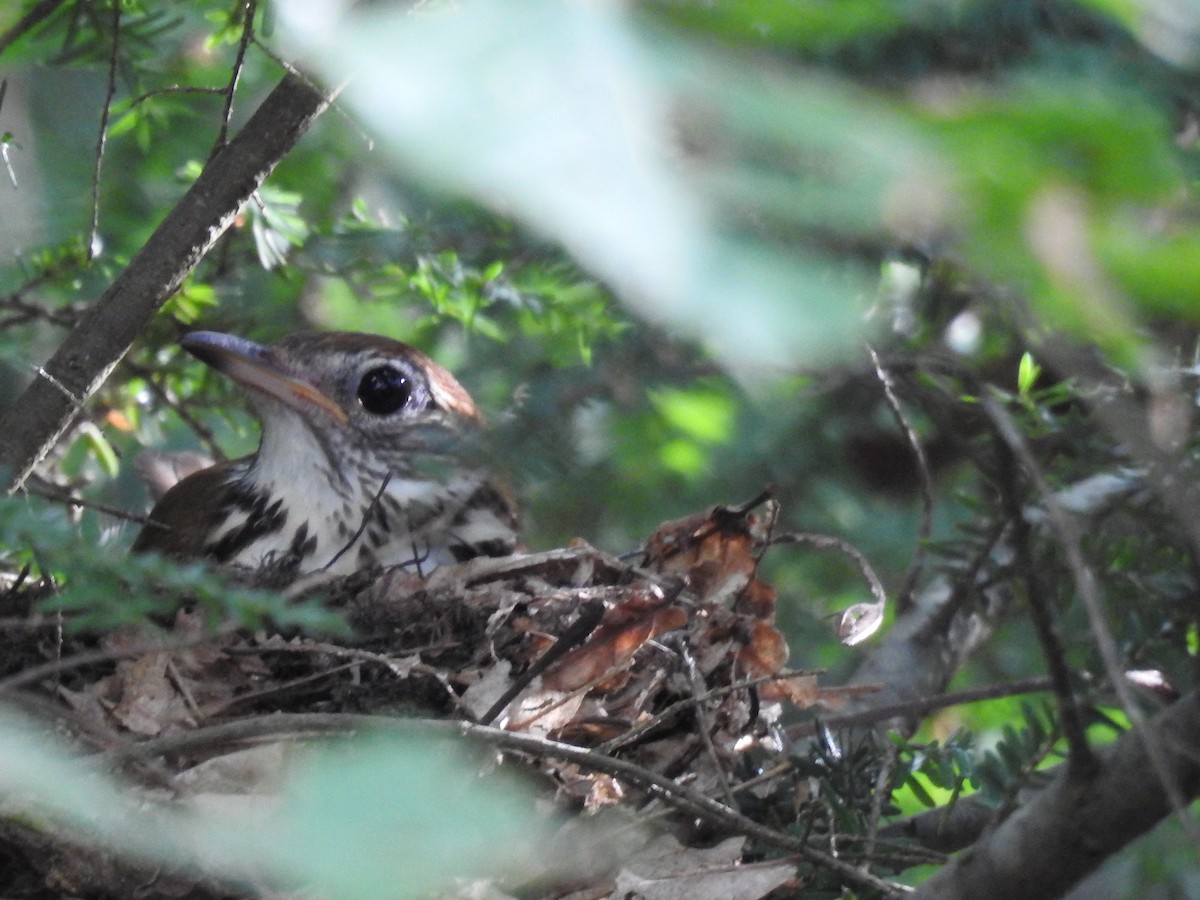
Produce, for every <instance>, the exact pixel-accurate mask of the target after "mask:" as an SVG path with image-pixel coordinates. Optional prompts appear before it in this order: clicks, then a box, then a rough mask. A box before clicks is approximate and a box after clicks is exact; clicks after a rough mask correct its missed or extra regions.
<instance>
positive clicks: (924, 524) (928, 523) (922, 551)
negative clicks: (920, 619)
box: [867, 347, 933, 612]
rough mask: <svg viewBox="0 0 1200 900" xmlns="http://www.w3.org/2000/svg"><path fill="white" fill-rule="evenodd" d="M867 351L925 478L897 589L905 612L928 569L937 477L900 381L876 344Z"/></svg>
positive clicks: (899, 604) (898, 605)
mask: <svg viewBox="0 0 1200 900" xmlns="http://www.w3.org/2000/svg"><path fill="white" fill-rule="evenodd" d="M867 352H868V353H869V354H870V355H871V363H872V364H873V365H874V366H875V376H876V377H877V378H878V379H879V383H880V385H881V386H882V387H883V396H884V398H885V399H886V400H887V404H888V408H889V409H890V410H891V412H892V416H893V418H895V420H896V424H897V425H898V426H899V428H900V431H901V432H902V433H903V434H904V438H905V440H907V441H908V446H909V449H910V450H912V454H913V459H914V461H915V462H916V464H917V474H918V476H919V477H920V481H921V525H920V529H919V531H918V532H917V545H916V549H915V550H914V551H913V557H912V561H911V562H910V563H909V566H908V571H907V572H905V573H904V580H903V581H902V582H901V583H900V589H899V590H898V591H897V592H896V610H897V612H903V611H904V610H906V609H908V608H909V607H910V606H911V605H912V599H913V591H915V590H916V587H917V581H918V580H919V579H920V577H921V572H922V571H923V570H924V568H925V557H926V555H927V554H928V543H929V538H930V535H932V534H933V477H932V476H931V475H930V474H929V458H928V457H927V456H926V455H925V447H924V446H923V445H922V444H921V439H920V438H919V437H918V436H917V430H916V429H915V428H914V427H913V425H912V423H911V422H910V421H909V420H908V416H907V415H905V413H904V407H903V406H902V405H901V404H900V398H899V397H898V396H897V395H896V384H895V380H894V379H893V378H892V374H891V372H889V371H888V370H887V369H886V368H884V366H883V364H882V363H881V362H880V361H879V354H878V353H876V352H875V348H874V347H867Z"/></svg>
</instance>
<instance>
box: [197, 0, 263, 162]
mask: <svg viewBox="0 0 1200 900" xmlns="http://www.w3.org/2000/svg"><path fill="white" fill-rule="evenodd" d="M244 9H245V16H246V18H245V20H244V21H243V22H242V37H241V39H240V40H239V41H238V46H237V55H236V56H234V59H233V70H232V72H230V75H229V84H227V85H226V86H225V89H224V91H223V93H224V94H225V108H224V109H223V110H221V129H220V131H218V132H217V140H216V142H215V143H214V144H213V148H212V153H211V154H209V158H210V159H211V158H212V157H213V156H215V155H216V154H217V153H218V152H219V151H220V150H221V149H222V148H223V147H224V146H225V142H226V140H227V139H228V137H229V123H230V121H231V120H232V119H233V99H234V96H235V95H236V94H237V86H238V81H239V80H240V79H241V77H242V67H243V65H244V64H245V61H246V48H247V47H249V46H250V41H251V39H252V38H253V37H254V14H255V12H256V11H257V10H258V0H246V5H245V7H244Z"/></svg>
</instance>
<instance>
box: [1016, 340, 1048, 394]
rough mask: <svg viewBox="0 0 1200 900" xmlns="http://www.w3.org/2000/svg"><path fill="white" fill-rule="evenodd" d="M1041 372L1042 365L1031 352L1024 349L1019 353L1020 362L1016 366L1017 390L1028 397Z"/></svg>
mask: <svg viewBox="0 0 1200 900" xmlns="http://www.w3.org/2000/svg"><path fill="white" fill-rule="evenodd" d="M1041 374H1042V367H1041V366H1039V365H1038V364H1037V363H1036V362H1035V361H1034V359H1033V354H1032V353H1030V352H1029V351H1028V350H1026V351H1025V352H1024V353H1023V354H1021V362H1020V363H1019V364H1018V366H1017V392H1018V393H1019V394H1020V395H1021V396H1022V397H1028V396H1029V393H1030V392H1031V391H1032V390H1033V387H1034V385H1035V384H1037V380H1038V378H1039V377H1040V376H1041Z"/></svg>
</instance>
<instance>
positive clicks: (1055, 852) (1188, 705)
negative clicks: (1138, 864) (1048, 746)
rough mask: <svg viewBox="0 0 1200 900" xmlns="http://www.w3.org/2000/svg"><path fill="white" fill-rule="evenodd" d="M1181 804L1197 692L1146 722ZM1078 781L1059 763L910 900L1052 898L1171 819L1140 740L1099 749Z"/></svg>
mask: <svg viewBox="0 0 1200 900" xmlns="http://www.w3.org/2000/svg"><path fill="white" fill-rule="evenodd" d="M1146 737H1147V739H1148V740H1151V741H1155V742H1156V743H1157V744H1158V745H1159V747H1160V748H1161V750H1162V753H1163V755H1164V756H1165V758H1166V761H1167V764H1168V766H1169V770H1170V771H1169V774H1170V776H1171V777H1172V778H1173V779H1174V780H1175V782H1176V784H1177V786H1178V787H1179V789H1180V791H1181V792H1182V794H1183V796H1184V797H1185V798H1187V799H1189V800H1190V799H1192V798H1194V797H1195V796H1196V795H1197V794H1198V793H1200V756H1198V755H1197V753H1196V748H1197V747H1200V692H1192V693H1190V694H1188V695H1186V696H1185V697H1183V699H1181V700H1178V701H1176V702H1175V703H1174V704H1172V705H1171V706H1170V707H1168V708H1167V709H1166V710H1164V711H1163V712H1161V713H1160V714H1159V715H1158V716H1156V717H1155V718H1153V719H1151V720H1150V722H1149V723H1148V724H1147V729H1146ZM1098 756H1099V765H1098V767H1097V768H1096V770H1095V771H1094V772H1093V773H1090V774H1089V775H1088V776H1086V777H1079V776H1078V775H1076V776H1075V777H1072V773H1071V771H1070V767H1068V766H1062V767H1061V771H1060V773H1059V775H1058V777H1057V778H1055V780H1054V781H1053V782H1051V784H1050V785H1049V787H1047V788H1046V789H1045V790H1044V791H1042V792H1040V793H1039V794H1037V795H1036V796H1035V797H1034V798H1033V800H1031V801H1030V802H1029V803H1028V804H1027V805H1025V806H1024V807H1022V808H1021V809H1020V810H1018V811H1017V812H1015V813H1014V814H1013V815H1012V816H1010V817H1009V818H1008V819H1006V820H1005V821H1004V822H1003V823H1002V824H1001V825H1000V826H999V827H998V828H996V830H995V831H992V832H991V833H989V834H987V835H985V836H984V837H983V838H982V839H981V840H980V841H979V842H978V843H976V844H975V845H974V846H973V847H971V848H970V849H968V850H964V851H963V852H962V853H961V854H959V855H958V856H957V857H955V858H954V859H953V860H951V861H950V863H949V864H947V865H946V866H945V867H944V868H943V869H942V870H941V871H940V872H938V873H937V874H936V875H934V876H933V877H932V878H930V879H929V881H927V882H925V884H923V885H922V886H921V888H920V889H919V890H918V891H917V892H916V893H915V894H914V895H913V897H914V900H942V898H945V900H951V898H960V897H970V898H972V900H1007V898H1012V900H1038V898H1050V897H1058V896H1060V895H1061V894H1062V893H1063V892H1065V891H1066V890H1067V889H1068V888H1070V887H1071V886H1072V885H1073V884H1075V883H1076V882H1078V881H1079V880H1080V879H1082V878H1083V877H1084V876H1085V875H1087V874H1088V873H1090V872H1091V871H1093V870H1094V869H1095V868H1096V867H1098V866H1099V865H1100V864H1101V863H1103V862H1104V861H1105V860H1106V859H1108V858H1109V856H1111V855H1112V854H1113V853H1116V852H1117V851H1118V850H1120V849H1121V848H1122V847H1124V846H1125V845H1126V844H1128V843H1129V842H1130V841H1132V840H1133V839H1134V838H1137V837H1139V836H1141V835H1142V834H1143V833H1145V832H1147V831H1149V830H1150V829H1151V828H1153V827H1154V826H1155V825H1157V824H1158V823H1159V822H1160V821H1162V819H1163V818H1165V817H1166V816H1167V815H1169V814H1170V813H1171V806H1170V803H1169V802H1168V800H1167V793H1166V791H1165V789H1164V788H1163V785H1162V782H1161V781H1160V780H1159V778H1158V776H1157V774H1156V773H1155V768H1154V766H1153V765H1152V764H1151V760H1150V757H1149V755H1148V754H1147V753H1146V748H1145V746H1144V744H1143V743H1142V736H1141V735H1139V734H1138V733H1137V732H1134V731H1130V732H1128V733H1126V734H1125V735H1123V736H1122V737H1121V738H1120V739H1119V740H1118V741H1116V742H1115V743H1114V744H1113V745H1112V746H1110V747H1108V748H1105V749H1104V750H1102V751H1100V752H1099V753H1098Z"/></svg>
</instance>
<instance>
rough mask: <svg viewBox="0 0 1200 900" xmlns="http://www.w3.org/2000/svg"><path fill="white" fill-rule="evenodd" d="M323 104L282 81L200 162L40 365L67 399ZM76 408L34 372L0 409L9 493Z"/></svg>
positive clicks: (115, 351)
mask: <svg viewBox="0 0 1200 900" xmlns="http://www.w3.org/2000/svg"><path fill="white" fill-rule="evenodd" d="M328 103H329V100H328V98H327V97H325V96H323V95H322V94H320V93H318V92H315V91H313V90H312V88H310V87H309V86H308V85H307V84H305V83H304V82H303V81H302V80H300V79H296V78H293V77H291V76H288V77H286V78H284V79H283V80H282V81H281V82H280V84H279V85H278V86H277V87H276V88H275V90H273V91H272V92H271V93H270V95H268V97H267V98H266V99H265V100H264V101H263V102H262V105H261V106H259V108H258V110H257V111H256V112H255V113H254V115H253V116H251V117H250V119H249V121H247V122H246V124H245V125H244V126H243V127H242V129H241V130H240V131H239V132H238V134H237V135H236V136H234V138H233V139H232V140H231V141H230V142H229V143H228V145H226V147H225V148H224V150H222V151H221V152H220V153H218V154H217V155H216V156H215V157H213V159H211V160H210V161H209V163H208V164H207V165H206V166H205V167H204V171H203V172H201V173H200V176H199V177H198V178H197V179H196V181H195V182H194V183H193V184H192V186H191V187H190V188H189V189H188V190H187V192H186V193H185V194H184V196H183V197H182V198H181V199H180V201H179V202H178V203H177V204H176V205H175V206H174V208H172V210H171V211H170V212H169V213H168V214H167V216H166V218H165V219H164V220H163V221H162V222H161V223H160V224H159V226H158V227H157V228H156V229H155V231H154V233H153V234H152V235H151V236H150V238H149V240H147V242H146V244H145V245H144V246H143V247H142V248H141V250H139V251H138V253H137V254H136V255H135V256H134V257H133V259H132V260H130V262H129V264H128V266H126V268H125V269H124V271H122V272H121V274H120V275H118V276H117V278H116V280H115V281H114V282H113V283H112V285H111V286H110V287H109V288H108V290H106V291H105V292H104V294H103V296H101V297H100V299H99V300H98V301H97V302H96V303H95V304H94V305H93V306H92V307H91V308H90V309H89V310H88V311H87V313H86V314H85V315H84V316H82V317H81V319H80V321H79V323H78V324H77V325H76V326H75V328H74V329H72V331H71V333H70V334H69V335H68V336H67V338H66V340H64V341H63V344H62V346H61V347H59V349H58V351H57V352H56V353H55V354H54V356H53V358H52V359H50V360H49V361H48V362H46V363H45V365H44V367H43V368H44V370H45V371H46V372H48V373H49V374H51V375H53V376H54V377H55V379H57V381H58V382H59V383H61V384H64V385H66V386H67V387H68V388H69V389H70V392H71V395H72V396H74V397H76V398H87V397H90V396H91V395H92V393H93V392H94V391H95V390H96V389H97V388H98V387H99V386H100V385H101V384H102V383H103V382H104V380H105V378H107V377H108V374H109V373H110V372H111V371H112V369H113V367H114V366H115V365H116V364H117V362H118V361H119V360H120V359H121V357H122V356H123V355H124V354H125V352H126V351H127V350H128V349H129V346H130V344H132V343H133V341H134V339H135V338H136V337H137V336H138V335H139V334H140V333H141V331H142V329H143V328H144V327H145V325H146V323H147V322H148V321H149V320H150V318H151V317H152V316H153V315H154V314H155V313H156V312H158V310H159V309H160V308H161V306H162V304H163V303H164V302H166V300H167V298H168V297H170V296H171V294H172V293H173V292H174V291H175V289H176V288H177V287H178V286H179V285H180V284H181V283H182V281H183V279H184V278H185V277H186V275H187V274H188V273H189V272H190V271H191V270H192V269H193V268H194V267H195V265H196V263H197V262H198V261H199V259H200V258H201V257H202V256H203V255H204V253H205V252H207V251H208V249H209V247H211V246H212V245H213V244H214V243H215V242H216V240H217V239H218V238H219V237H220V236H221V234H222V233H224V231H225V229H226V228H227V227H228V226H229V224H230V223H231V222H233V221H234V219H235V218H236V216H237V214H238V213H239V211H240V210H241V208H242V205H243V204H244V203H245V202H246V199H247V198H248V197H249V196H250V195H251V194H252V193H253V192H254V191H255V190H256V189H257V188H258V186H259V185H260V184H261V183H262V181H263V179H265V178H266V176H267V174H268V173H269V172H270V171H271V170H272V169H273V168H274V167H275V165H276V164H277V163H278V162H279V161H280V160H281V159H282V158H283V157H284V155H286V153H287V152H288V151H289V150H290V149H291V148H292V146H293V145H294V144H295V143H296V141H297V140H299V138H300V136H301V135H302V134H303V133H304V132H305V131H306V130H307V129H308V126H309V125H310V124H311V123H312V121H313V120H314V119H315V118H316V117H317V116H318V115H319V114H320V113H321V112H322V111H323V110H324V109H325V107H326V106H327V105H328ZM77 413H78V406H77V405H76V404H75V403H73V402H71V401H70V399H69V398H68V397H66V396H64V395H62V394H60V392H59V391H58V390H57V389H56V388H54V387H53V385H52V384H50V383H49V382H48V381H47V380H46V379H43V378H38V379H35V380H34V381H33V383H32V384H30V386H29V387H28V388H27V389H26V390H25V392H24V393H23V394H21V396H20V397H18V398H17V400H16V401H15V402H13V403H11V404H9V406H8V407H7V408H6V409H5V410H4V412H3V413H2V414H0V471H3V473H4V476H3V480H4V482H5V484H6V485H7V489H8V491H9V492H10V493H11V492H12V491H14V490H16V489H17V488H19V487H20V485H21V484H22V483H23V482H24V481H25V479H26V478H27V477H29V473H30V472H31V471H33V468H34V467H35V466H36V465H37V464H38V462H40V461H41V460H42V459H43V458H44V457H45V455H46V454H47V453H48V452H49V451H50V449H51V448H52V447H53V446H54V445H55V443H57V441H58V440H59V438H60V437H61V436H62V435H63V433H64V432H65V431H66V430H67V428H69V427H70V425H71V422H72V421H73V419H74V417H75V415H77Z"/></svg>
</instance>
